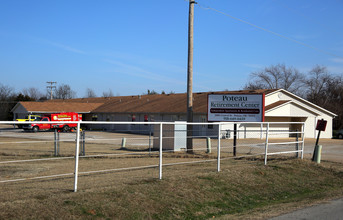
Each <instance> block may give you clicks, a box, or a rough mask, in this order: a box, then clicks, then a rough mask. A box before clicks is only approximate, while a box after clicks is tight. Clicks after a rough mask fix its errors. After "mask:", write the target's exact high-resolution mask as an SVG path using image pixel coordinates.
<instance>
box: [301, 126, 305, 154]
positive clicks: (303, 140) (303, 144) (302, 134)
mask: <svg viewBox="0 0 343 220" xmlns="http://www.w3.org/2000/svg"><path fill="white" fill-rule="evenodd" d="M301 137H302V139H301V141H302V143H301V159H304V147H305V123H303V126H302V129H301Z"/></svg>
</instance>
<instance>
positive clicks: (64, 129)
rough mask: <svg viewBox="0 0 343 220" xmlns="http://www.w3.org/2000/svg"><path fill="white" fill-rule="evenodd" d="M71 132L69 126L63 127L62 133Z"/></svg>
mask: <svg viewBox="0 0 343 220" xmlns="http://www.w3.org/2000/svg"><path fill="white" fill-rule="evenodd" d="M69 130H70V128H69V126H68V125H65V126H63V128H62V131H63V132H68V131H69Z"/></svg>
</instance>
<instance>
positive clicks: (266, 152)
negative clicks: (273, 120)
mask: <svg viewBox="0 0 343 220" xmlns="http://www.w3.org/2000/svg"><path fill="white" fill-rule="evenodd" d="M268 136H269V123H267V130H266V143H265V154H264V165H267V155H268Z"/></svg>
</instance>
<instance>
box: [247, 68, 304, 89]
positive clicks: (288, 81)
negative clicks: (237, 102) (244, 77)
mask: <svg viewBox="0 0 343 220" xmlns="http://www.w3.org/2000/svg"><path fill="white" fill-rule="evenodd" d="M250 76H251V80H250V81H249V83H248V84H247V85H245V87H244V88H245V89H285V90H287V91H290V92H292V93H297V92H298V90H299V88H301V86H300V85H301V84H302V83H303V78H304V76H303V74H301V73H300V72H299V71H298V70H297V69H295V68H294V67H286V65H285V64H277V65H271V66H269V67H265V68H264V69H263V70H261V71H257V72H253V73H251V74H250Z"/></svg>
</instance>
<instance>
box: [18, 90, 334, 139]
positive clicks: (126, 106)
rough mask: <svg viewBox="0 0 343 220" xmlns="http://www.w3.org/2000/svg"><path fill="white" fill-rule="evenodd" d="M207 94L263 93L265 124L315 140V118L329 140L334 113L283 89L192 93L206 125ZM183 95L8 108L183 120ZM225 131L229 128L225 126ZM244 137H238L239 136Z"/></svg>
mask: <svg viewBox="0 0 343 220" xmlns="http://www.w3.org/2000/svg"><path fill="white" fill-rule="evenodd" d="M209 94H264V96H265V101H264V104H265V106H264V110H265V112H264V121H265V122H304V123H305V137H307V138H315V137H316V135H317V131H316V130H315V126H316V123H317V121H318V120H319V119H324V120H326V121H327V128H326V131H325V132H322V133H321V137H322V138H331V137H332V121H333V118H334V117H335V116H336V114H334V113H332V112H330V111H328V110H326V109H324V108H321V107H320V106H317V105H315V104H313V103H311V102H309V101H307V100H305V99H303V98H301V97H299V96H296V95H295V94H292V93H290V92H288V91H286V90H283V89H265V90H239V91H222V92H201V93H194V94H193V112H194V116H193V121H194V122H207V120H208V119H207V110H208V106H207V105H208V104H207V103H208V95H209ZM186 104H187V94H186V93H181V94H155V95H136V96H116V97H109V98H79V99H69V100H49V101H45V102H19V103H17V105H16V106H15V107H14V108H13V109H12V112H13V115H14V119H16V118H24V117H25V116H26V115H28V114H47V113H56V112H78V113H80V114H82V115H83V121H137V122H139V121H155V122H158V121H164V122H174V121H186V118H187V115H186V114H187V105H186ZM89 128H94V129H95V128H97V129H108V130H118V131H125V130H130V131H136V132H140V131H141V132H143V131H147V130H149V129H148V128H147V127H146V125H139V126H137V125H136V126H133V125H114V124H113V125H89ZM225 129H226V130H230V129H232V127H226V128H225ZM239 129H240V130H244V129H245V130H247V129H256V130H258V129H259V127H257V126H256V125H248V126H247V125H239ZM275 129H280V130H288V131H295V130H299V129H300V127H299V126H298V125H293V124H288V125H287V127H285V125H280V126H279V127H278V128H275ZM213 132H216V131H215V128H214V127H213V126H210V125H209V126H198V127H197V129H196V131H195V133H194V135H198V136H201V135H207V134H209V133H213ZM243 136H244V134H242V137H243Z"/></svg>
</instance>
